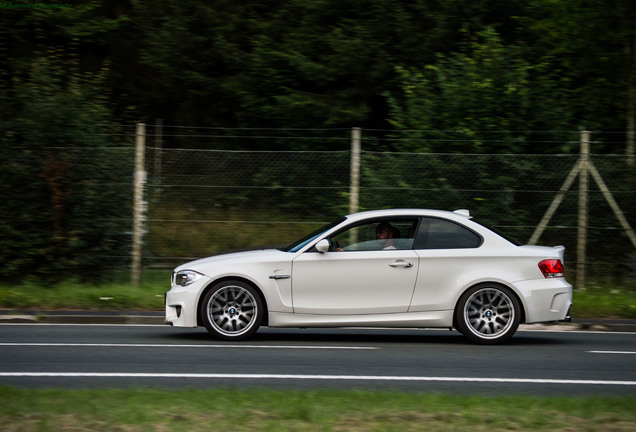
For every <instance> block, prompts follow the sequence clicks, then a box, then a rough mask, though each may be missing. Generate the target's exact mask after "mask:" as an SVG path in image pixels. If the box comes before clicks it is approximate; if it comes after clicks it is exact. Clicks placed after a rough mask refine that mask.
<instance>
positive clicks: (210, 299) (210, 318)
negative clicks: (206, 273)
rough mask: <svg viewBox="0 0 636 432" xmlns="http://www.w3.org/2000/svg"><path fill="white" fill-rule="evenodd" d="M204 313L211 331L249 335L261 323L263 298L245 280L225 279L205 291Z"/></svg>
mask: <svg viewBox="0 0 636 432" xmlns="http://www.w3.org/2000/svg"><path fill="white" fill-rule="evenodd" d="M201 317H202V318H203V323H204V325H205V328H206V329H207V330H208V332H209V333H210V334H211V335H213V336H214V337H216V338H218V339H224V340H240V339H246V338H249V337H250V336H252V335H254V333H256V331H257V330H258V328H259V327H260V325H261V321H262V319H263V302H262V300H261V297H260V295H259V293H258V292H256V290H255V289H254V288H253V287H251V286H250V285H248V284H246V283H245V282H242V281H224V282H221V283H219V284H217V285H215V286H214V287H213V288H212V289H211V290H210V291H209V292H208V293H207V294H206V295H205V298H204V299H203V302H202V303H201Z"/></svg>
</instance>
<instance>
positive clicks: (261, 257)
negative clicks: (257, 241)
mask: <svg viewBox="0 0 636 432" xmlns="http://www.w3.org/2000/svg"><path fill="white" fill-rule="evenodd" d="M291 255H292V254H290V253H289V252H283V251H280V250H278V249H264V250H254V251H246V252H233V253H227V254H221V255H214V256H210V257H207V258H201V259H199V260H196V261H190V262H187V263H185V264H181V265H180V266H179V267H177V268H176V269H175V270H174V271H175V272H177V271H180V270H196V271H199V272H201V273H205V271H204V269H207V268H209V267H210V266H217V265H228V264H232V263H235V262H243V263H255V262H261V263H262V262H267V261H274V260H277V261H278V260H280V259H281V258H282V257H285V256H288V257H291Z"/></svg>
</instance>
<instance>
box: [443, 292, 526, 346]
mask: <svg viewBox="0 0 636 432" xmlns="http://www.w3.org/2000/svg"><path fill="white" fill-rule="evenodd" d="M520 320H521V307H520V306H519V301H518V300H517V297H516V296H515V295H514V294H513V293H512V292H511V291H510V290H509V289H508V288H505V287H503V286H500V285H496V284H479V285H476V286H474V287H472V288H470V289H469V290H468V291H466V292H465V293H464V294H463V295H462V297H461V298H460V299H459V302H458V303H457V307H456V309H455V323H456V327H457V330H459V331H460V332H461V333H462V334H463V335H464V336H465V337H466V338H468V339H469V340H470V341H471V342H474V343H478V344H485V345H494V344H499V343H503V342H506V341H507V340H509V339H510V338H511V337H512V336H513V335H514V334H515V332H516V331H517V328H518V327H519V322H520Z"/></svg>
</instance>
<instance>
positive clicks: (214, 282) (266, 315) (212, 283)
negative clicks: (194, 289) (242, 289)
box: [196, 276, 269, 327]
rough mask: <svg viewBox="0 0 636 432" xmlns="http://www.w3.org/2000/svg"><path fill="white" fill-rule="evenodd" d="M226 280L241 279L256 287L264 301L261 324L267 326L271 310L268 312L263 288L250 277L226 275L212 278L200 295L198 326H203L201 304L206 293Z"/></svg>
mask: <svg viewBox="0 0 636 432" xmlns="http://www.w3.org/2000/svg"><path fill="white" fill-rule="evenodd" d="M226 281H239V282H243V283H245V284H247V285H249V286H251V287H252V288H254V290H255V291H256V292H257V294H258V296H259V297H260V300H261V301H262V302H263V322H262V323H261V326H265V327H266V326H267V325H268V323H269V312H268V307H267V300H266V299H265V295H263V290H261V288H260V287H259V286H258V285H256V284H255V283H254V282H252V281H251V280H249V279H246V278H244V277H241V276H225V277H221V278H218V279H214V280H211V281H210V283H208V284H207V285H206V287H205V288H204V289H203V290H202V291H201V293H200V295H199V300H198V301H197V309H196V310H197V326H199V327H203V325H204V324H203V317H202V315H201V306H202V303H203V300H204V299H205V296H206V294H207V293H208V292H209V291H210V290H211V289H212V288H213V287H214V286H215V285H217V284H219V283H221V282H226Z"/></svg>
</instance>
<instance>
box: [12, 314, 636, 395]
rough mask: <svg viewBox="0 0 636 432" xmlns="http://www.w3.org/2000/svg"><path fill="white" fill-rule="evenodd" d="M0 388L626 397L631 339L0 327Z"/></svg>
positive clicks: (633, 363)
mask: <svg viewBox="0 0 636 432" xmlns="http://www.w3.org/2000/svg"><path fill="white" fill-rule="evenodd" d="M0 353H1V354H0V385H11V386H18V387H24V388H44V387H47V388H48V387H56V388H130V387H158V388H165V389H177V388H218V387H238V388H244V387H251V388H264V387H266V388H276V389H319V388H320V389H325V388H329V389H367V390H394V391H417V392H429V391H433V392H444V393H454V394H485V395H501V394H526V395H530V394H531V395H601V394H602V395H630V396H631V395H636V333H611V332H572V331H566V332H561V331H519V332H517V334H516V335H515V337H514V338H513V339H512V342H511V343H509V344H507V345H502V346H476V345H472V344H469V343H467V342H466V340H465V339H464V338H463V337H462V336H461V335H460V334H459V333H457V332H451V331H448V330H445V331H443V330H430V331H426V330H376V329H369V330H353V329H338V330H322V329H321V330H296V329H289V330H288V329H284V330H283V329H276V330H274V329H261V331H260V332H259V333H258V334H257V337H256V338H255V339H253V340H250V341H246V342H241V343H227V342H218V341H214V340H212V339H210V338H209V337H208V335H207V333H206V332H205V330H202V329H178V328H172V327H168V326H157V325H51V324H1V325H0Z"/></svg>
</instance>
